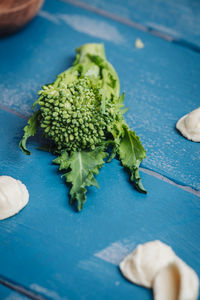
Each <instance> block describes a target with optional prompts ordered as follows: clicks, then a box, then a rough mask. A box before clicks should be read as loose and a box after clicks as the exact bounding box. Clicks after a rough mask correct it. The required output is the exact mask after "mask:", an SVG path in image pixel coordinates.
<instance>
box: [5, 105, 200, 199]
mask: <svg viewBox="0 0 200 300" xmlns="http://www.w3.org/2000/svg"><path fill="white" fill-rule="evenodd" d="M0 109H1V110H4V111H7V112H9V113H11V114H13V115H15V116H17V117H19V118H21V119H24V120H28V119H29V117H30V116H29V115H23V114H21V113H19V112H18V111H16V110H14V109H12V108H8V107H6V106H2V105H0ZM140 171H142V172H143V173H146V174H148V175H150V176H154V177H156V178H157V179H159V180H162V181H164V182H167V183H169V184H172V185H174V186H176V187H178V188H180V189H182V190H184V191H186V192H188V193H190V194H193V195H196V196H198V197H200V191H198V190H195V189H193V188H191V187H190V186H187V185H182V184H180V183H177V182H175V181H174V180H173V179H170V178H167V177H166V176H163V175H161V174H160V173H157V172H155V171H153V170H150V169H147V168H143V167H140Z"/></svg>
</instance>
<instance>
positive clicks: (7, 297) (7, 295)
mask: <svg viewBox="0 0 200 300" xmlns="http://www.w3.org/2000/svg"><path fill="white" fill-rule="evenodd" d="M0 299H1V300H28V299H30V298H27V297H25V296H23V295H22V294H19V293H17V292H15V291H13V290H11V289H9V288H7V287H5V286H4V285H1V284H0Z"/></svg>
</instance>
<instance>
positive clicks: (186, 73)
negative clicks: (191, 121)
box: [0, 0, 200, 300]
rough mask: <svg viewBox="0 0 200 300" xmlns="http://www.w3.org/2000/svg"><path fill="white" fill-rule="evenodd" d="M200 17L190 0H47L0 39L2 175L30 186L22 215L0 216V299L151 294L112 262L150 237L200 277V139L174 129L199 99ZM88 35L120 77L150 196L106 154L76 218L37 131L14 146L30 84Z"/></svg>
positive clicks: (49, 77)
mask: <svg viewBox="0 0 200 300" xmlns="http://www.w3.org/2000/svg"><path fill="white" fill-rule="evenodd" d="M199 20H200V3H199V2H198V1H194V0H192V1H190V2H188V1H177V2H176V4H175V3H174V2H173V1H170V0H168V1H164V0H159V1H151V4H150V1H147V0H146V1H145V0H143V1H138V0H132V1H131V0H129V1H127V3H126V6H124V5H123V1H122V0H111V1H109V3H108V1H100V0H95V1H90V0H82V1H72V0H68V1H60V0H47V1H46V2H45V5H44V6H43V8H42V10H41V11H40V12H39V14H38V15H37V17H36V18H35V19H34V20H33V21H32V22H31V23H30V24H29V25H28V26H27V27H26V28H24V29H23V30H22V31H20V32H19V33H17V34H15V35H13V36H9V37H7V38H4V39H1V40H0V90H1V93H0V136H1V140H0V175H10V176H13V177H15V178H17V179H20V180H21V181H23V182H24V183H25V184H26V185H27V188H28V190H29V193H30V201H29V204H28V206H27V207H26V208H25V209H24V210H23V211H21V212H20V213H19V214H18V215H16V216H15V217H13V218H9V219H7V220H4V221H1V222H0V283H1V284H0V299H2V300H5V299H7V300H17V299H29V298H31V297H32V299H55V300H64V299H86V300H88V299H89V300H90V299H134V300H140V299H143V300H150V299H152V293H151V291H150V290H147V289H144V288H141V287H138V286H136V285H133V284H131V283H129V282H128V281H126V280H125V279H124V278H123V277H122V276H121V274H120V272H119V269H118V264H119V262H120V261H121V260H122V259H123V257H124V256H125V255H126V254H128V253H129V252H130V251H132V250H133V249H134V248H135V247H136V245H137V244H138V243H144V242H147V241H150V240H155V239H160V240H162V241H163V242H165V243H167V244H169V245H170V246H172V247H173V249H174V250H175V252H176V253H177V254H178V255H179V256H180V257H181V258H182V259H184V260H185V261H186V262H187V263H188V264H189V265H190V266H191V267H192V268H194V269H195V271H196V272H197V274H198V275H199V276H200V256H199V250H200V235H199V226H200V198H199V196H200V180H199V177H200V171H199V170H200V145H199V143H193V142H191V141H188V140H186V139H184V138H183V137H182V136H181V135H180V134H179V133H178V132H177V131H176V129H175V124H176V121H177V120H178V119H179V118H180V117H181V116H182V115H184V114H186V113H188V112H189V111H191V110H193V109H195V108H197V107H199V106H200V53H199V49H200V48H199V47H200V26H198V25H199ZM186 21H187V22H186ZM137 38H140V39H141V40H142V42H143V43H144V48H142V49H137V48H136V47H135V40H136V39H137ZM89 42H102V43H104V45H105V49H106V54H107V58H108V60H109V61H110V62H111V63H112V64H113V65H114V67H115V68H116V70H117V72H118V74H119V78H120V83H121V91H125V94H126V98H125V104H126V106H128V107H129V111H128V113H127V114H126V121H127V122H128V124H129V126H130V127H131V128H132V129H134V130H135V131H136V133H137V134H138V135H139V136H140V137H141V140H142V143H143V144H144V146H145V148H146V150H147V159H145V160H144V161H143V163H142V167H141V176H142V180H143V183H144V185H145V187H146V188H147V190H148V194H147V195H143V194H140V193H138V192H137V191H135V190H134V189H133V188H132V186H131V185H130V183H129V182H128V178H127V174H126V173H125V172H124V171H123V168H122V167H121V166H120V164H119V162H118V161H117V160H113V161H112V162H111V163H110V164H107V165H106V166H105V167H104V168H103V169H102V170H101V172H100V174H99V175H98V182H99V185H100V189H99V190H96V189H95V188H91V189H89V193H88V199H87V202H86V205H85V207H84V210H83V211H82V212H81V213H76V212H74V211H73V209H72V208H71V207H70V206H69V204H68V196H67V194H68V190H67V187H66V186H65V184H64V182H63V180H62V179H61V178H60V175H59V173H58V171H57V166H55V165H52V163H51V161H52V159H53V156H52V155H51V154H50V153H46V152H42V151H38V150H37V149H36V148H37V147H38V145H39V139H40V137H39V136H37V137H36V138H34V139H33V140H32V141H31V142H29V147H30V149H31V151H32V155H31V156H30V157H29V156H25V155H24V154H23V153H22V152H21V151H20V150H19V148H18V143H19V140H20V138H21V136H22V128H23V127H24V125H25V124H26V119H27V117H28V116H29V114H30V112H31V105H32V103H33V101H34V100H35V99H36V97H37V90H38V89H40V87H41V86H42V85H43V84H45V83H47V82H51V81H53V80H54V79H55V77H56V75H57V74H58V73H60V72H61V71H63V70H65V69H66V68H68V67H69V66H70V65H71V63H72V61H73V60H74V49H75V48H76V47H78V46H80V45H82V44H84V43H89ZM5 284H6V286H7V287H5V286H4V285H5ZM199 299H200V298H199Z"/></svg>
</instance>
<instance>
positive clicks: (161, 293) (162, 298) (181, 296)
mask: <svg viewBox="0 0 200 300" xmlns="http://www.w3.org/2000/svg"><path fill="white" fill-rule="evenodd" d="M198 292H199V279H198V276H197V274H196V273H195V272H194V270H193V269H192V268H190V267H189V266H188V265H186V263H185V262H184V261H183V260H181V259H180V258H178V257H177V256H176V257H175V260H174V262H173V263H172V264H169V265H168V266H167V267H165V268H163V269H161V270H160V272H159V273H158V274H157V275H156V277H155V280H154V282H153V293H154V299H155V300H196V299H197V298H198Z"/></svg>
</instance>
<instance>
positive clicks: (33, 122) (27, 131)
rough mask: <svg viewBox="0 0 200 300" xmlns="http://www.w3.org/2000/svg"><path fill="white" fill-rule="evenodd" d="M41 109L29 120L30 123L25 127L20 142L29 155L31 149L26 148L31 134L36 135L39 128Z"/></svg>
mask: <svg viewBox="0 0 200 300" xmlns="http://www.w3.org/2000/svg"><path fill="white" fill-rule="evenodd" d="M38 116H39V111H36V112H34V114H33V115H32V116H31V117H30V119H29V120H28V125H26V126H25V127H24V136H23V138H22V139H21V141H20V143H19V147H20V149H21V150H22V151H23V152H24V153H25V154H27V155H30V154H31V153H30V151H28V149H27V148H26V141H27V139H28V138H29V137H30V136H34V135H35V133H36V131H37V128H38V126H39V121H38Z"/></svg>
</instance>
